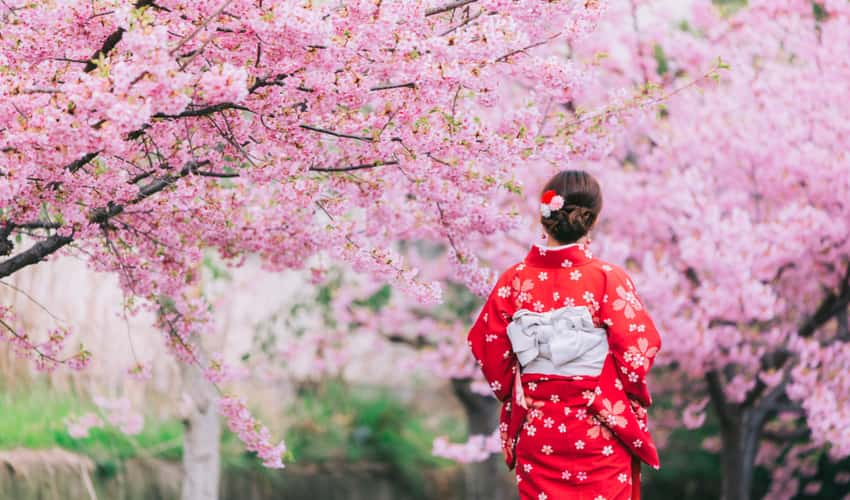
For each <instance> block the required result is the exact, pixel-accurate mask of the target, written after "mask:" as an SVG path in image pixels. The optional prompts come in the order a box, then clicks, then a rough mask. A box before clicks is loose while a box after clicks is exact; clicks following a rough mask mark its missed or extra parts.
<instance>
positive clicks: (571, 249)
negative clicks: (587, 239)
mask: <svg viewBox="0 0 850 500" xmlns="http://www.w3.org/2000/svg"><path fill="white" fill-rule="evenodd" d="M591 260H593V254H592V253H590V249H589V248H587V246H586V245H584V244H579V243H570V244H569V245H562V246H559V247H547V246H543V245H539V244H537V243H535V244H533V245H531V249H530V250H529V251H528V255H526V256H525V263H526V264H527V265H528V266H531V267H573V266H581V265H583V264H587V263H588V262H590V261H591Z"/></svg>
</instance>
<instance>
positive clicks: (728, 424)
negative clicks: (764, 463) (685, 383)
mask: <svg viewBox="0 0 850 500" xmlns="http://www.w3.org/2000/svg"><path fill="white" fill-rule="evenodd" d="M706 381H707V382H708V391H709V395H710V396H711V404H712V407H713V408H714V410H715V413H716V414H717V419H718V421H719V422H720V438H721V442H722V447H723V448H722V450H721V460H722V461H723V464H722V468H723V481H722V485H721V499H722V500H750V498H752V488H753V473H754V472H755V467H756V452H757V451H758V445H759V440H760V439H761V433H762V428H763V426H764V422H765V420H766V419H767V416H768V415H769V414H771V412H773V411H774V410H775V408H776V404H777V401H778V400H779V399H780V398H781V397H782V396H783V395H784V393H785V390H784V386H785V383H784V382H783V383H781V384H779V385H778V386H776V387H773V388H771V389H770V390H767V391H765V389H766V387H765V386H764V385H763V384H761V383H758V384H757V386H756V389H754V390H753V391H751V392H750V394H748V395H747V398H746V399H745V400H744V401H743V402H741V403H732V402H729V401H727V400H726V395H725V394H724V392H723V384H724V382H723V377H721V375H720V373H719V372H717V371H711V372H708V374H706ZM759 396H761V397H759Z"/></svg>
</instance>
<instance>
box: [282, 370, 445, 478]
mask: <svg viewBox="0 0 850 500" xmlns="http://www.w3.org/2000/svg"><path fill="white" fill-rule="evenodd" d="M290 411H291V414H292V416H293V417H294V418H295V420H296V423H295V424H294V425H292V426H291V427H290V428H289V429H288V432H287V435H286V440H287V444H288V446H289V447H290V449H291V450H292V451H293V454H294V456H295V460H296V461H298V462H301V463H305V462H306V463H323V462H330V463H333V462H362V461H368V462H377V463H382V464H384V465H386V466H387V467H388V468H389V470H390V472H391V473H392V475H393V477H396V478H398V480H400V481H402V482H403V483H404V485H405V486H406V487H407V488H408V489H409V490H410V491H411V492H416V493H417V494H422V492H423V491H424V484H423V475H422V471H423V469H425V468H430V467H436V466H439V465H441V464H445V463H447V462H446V461H444V460H441V459H438V458H436V457H434V456H433V455H431V444H432V441H433V438H434V436H435V434H436V433H434V432H432V431H429V430H428V429H426V428H425V426H424V425H423V423H422V417H421V416H420V415H417V414H415V413H414V412H413V411H412V410H411V409H410V408H409V407H408V406H405V405H404V404H403V403H402V402H400V401H399V400H398V399H397V398H396V397H395V396H394V395H393V394H392V392H391V390H390V389H386V388H376V387H370V386H359V385H349V384H346V383H345V382H342V381H327V382H324V383H322V384H319V385H318V386H316V387H315V388H313V389H312V390H309V391H305V392H304V393H303V394H301V396H300V398H299V400H298V404H297V405H294V406H293V407H292V409H291V410H290Z"/></svg>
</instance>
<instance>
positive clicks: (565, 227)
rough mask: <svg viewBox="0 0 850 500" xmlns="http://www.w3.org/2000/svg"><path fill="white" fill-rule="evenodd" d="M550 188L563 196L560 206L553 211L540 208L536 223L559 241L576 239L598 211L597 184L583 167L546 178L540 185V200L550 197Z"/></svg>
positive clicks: (590, 226)
mask: <svg viewBox="0 0 850 500" xmlns="http://www.w3.org/2000/svg"><path fill="white" fill-rule="evenodd" d="M550 191H554V195H557V196H560V197H561V198H562V199H563V205H562V206H561V207H560V208H558V209H557V210H549V209H544V211H543V213H542V214H541V217H540V223H541V224H543V228H544V229H546V232H547V233H549V236H551V237H552V238H554V239H555V240H557V241H558V242H559V243H564V244H567V243H574V242H576V241H578V240H579V239H580V238H581V237H582V236H584V235H586V234H587V233H588V231H590V228H592V227H593V224H594V223H596V219H597V217H598V216H599V212H600V211H601V210H602V190H601V189H600V188H599V183H598V182H596V179H595V178H593V176H592V175H590V174H589V173H587V172H585V171H583V170H564V171H562V172H559V173H558V174H555V176H554V177H552V178H551V179H549V182H547V183H546V186H545V187H544V188H543V197H542V200H545V202H548V201H549V200H546V198H551V197H552V193H550ZM547 193H548V194H547ZM557 201H558V203H556V204H554V206H555V207H557V206H558V205H560V200H557ZM547 212H548V213H549V215H548V216H546V213H547Z"/></svg>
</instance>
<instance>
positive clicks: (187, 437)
mask: <svg viewBox="0 0 850 500" xmlns="http://www.w3.org/2000/svg"><path fill="white" fill-rule="evenodd" d="M183 379H184V393H185V394H186V395H187V396H188V397H189V399H190V401H191V404H190V405H189V406H190V408H189V414H188V415H187V416H186V418H185V419H184V420H183V425H184V435H183V474H184V475H183V488H182V494H181V498H182V500H218V483H219V463H220V454H219V441H220V436H221V427H220V424H219V419H218V413H217V412H216V408H215V399H216V394H215V389H214V388H213V386H212V384H210V383H209V381H207V380H206V379H205V378H204V377H203V374H202V373H201V372H200V370H199V369H198V367H196V366H192V365H186V366H184V367H183Z"/></svg>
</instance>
